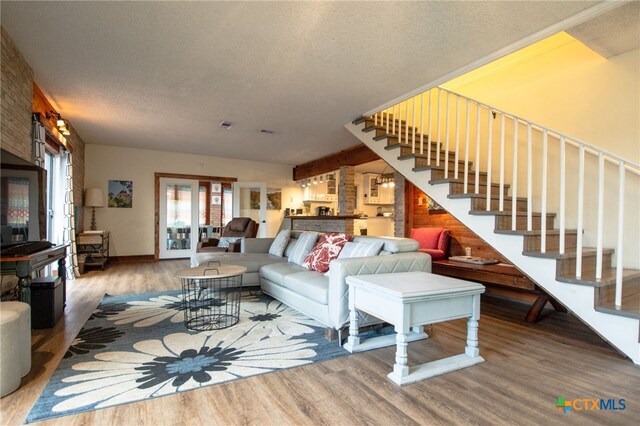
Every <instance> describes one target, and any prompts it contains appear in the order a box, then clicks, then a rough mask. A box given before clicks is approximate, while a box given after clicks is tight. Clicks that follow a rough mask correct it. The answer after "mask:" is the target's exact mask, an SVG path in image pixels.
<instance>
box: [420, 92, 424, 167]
mask: <svg viewBox="0 0 640 426" xmlns="http://www.w3.org/2000/svg"><path fill="white" fill-rule="evenodd" d="M423 153H424V92H423V93H422V94H421V95H420V154H421V155H422V154H423Z"/></svg>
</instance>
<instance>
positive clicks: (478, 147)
mask: <svg viewBox="0 0 640 426" xmlns="http://www.w3.org/2000/svg"><path fill="white" fill-rule="evenodd" d="M474 193H476V194H479V193H480V104H478V103H477V104H476V183H475V188H474Z"/></svg>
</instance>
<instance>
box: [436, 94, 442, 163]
mask: <svg viewBox="0 0 640 426" xmlns="http://www.w3.org/2000/svg"><path fill="white" fill-rule="evenodd" d="M440 92H441V90H440V89H438V111H437V113H436V124H437V125H438V136H437V139H438V140H437V141H436V166H440V127H442V126H440V110H441V108H440Z"/></svg>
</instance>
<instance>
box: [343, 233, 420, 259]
mask: <svg viewBox="0 0 640 426" xmlns="http://www.w3.org/2000/svg"><path fill="white" fill-rule="evenodd" d="M375 241H380V242H382V244H383V245H382V250H381V251H380V253H379V255H384V254H390V253H406V252H414V251H418V248H419V245H418V242H417V241H416V240H414V239H412V238H400V237H375V236H371V235H358V236H356V237H353V242H354V243H372V242H375Z"/></svg>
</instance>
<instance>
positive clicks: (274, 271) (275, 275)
mask: <svg viewBox="0 0 640 426" xmlns="http://www.w3.org/2000/svg"><path fill="white" fill-rule="evenodd" d="M283 259H284V258H283ZM303 271H306V269H304V268H303V267H302V266H299V265H296V264H294V263H288V262H280V263H272V264H270V265H264V266H262V267H261V268H260V276H261V277H262V278H264V279H266V280H269V281H271V282H273V283H276V284H282V282H283V280H284V277H285V276H287V275H290V274H295V273H298V272H303Z"/></svg>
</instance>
